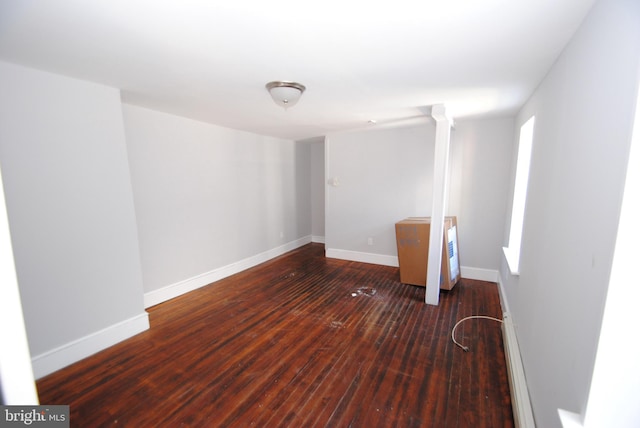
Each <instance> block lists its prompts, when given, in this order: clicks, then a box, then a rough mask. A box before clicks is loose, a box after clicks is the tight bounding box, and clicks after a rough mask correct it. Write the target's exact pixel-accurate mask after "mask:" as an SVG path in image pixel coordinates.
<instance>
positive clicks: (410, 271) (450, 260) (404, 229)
mask: <svg viewBox="0 0 640 428" xmlns="http://www.w3.org/2000/svg"><path fill="white" fill-rule="evenodd" d="M457 229H458V221H457V218H456V217H446V218H445V222H444V236H443V239H442V264H441V272H440V288H441V289H445V290H451V289H452V288H453V287H454V286H455V285H456V283H457V282H458V281H459V280H460V262H459V257H458V230H457ZM430 233H431V218H430V217H410V218H407V219H405V220H402V221H399V222H398V223H396V243H397V246H398V262H399V264H400V282H402V283H403V284H411V285H418V286H422V287H425V286H426V284H427V265H428V262H429V261H428V258H429V235H430Z"/></svg>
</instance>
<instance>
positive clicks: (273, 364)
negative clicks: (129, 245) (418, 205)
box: [37, 244, 514, 428]
mask: <svg viewBox="0 0 640 428" xmlns="http://www.w3.org/2000/svg"><path fill="white" fill-rule="evenodd" d="M424 292H425V290H424V288H420V287H414V286H409V285H403V284H401V283H400V282H399V275H398V270H397V268H391V267H385V266H377V265H370V264H363V263H356V262H347V261H341V260H333V259H326V258H325V257H324V247H323V245H320V244H309V245H306V246H304V247H302V248H299V249H297V250H295V251H293V252H291V253H288V254H286V255H284V256H281V257H279V258H277V259H274V260H271V261H269V262H267V263H264V264H262V265H260V266H257V267H255V268H252V269H249V270H247V271H245V272H242V273H239V274H237V275H234V276H232V277H229V278H226V279H224V280H221V281H218V282H216V283H214V284H211V285H209V286H206V287H203V288H201V289H198V290H196V291H193V292H191V293H188V294H186V295H183V296H180V297H178V298H176V299H173V300H171V301H169V302H165V303H162V304H160V305H157V306H155V307H152V308H149V310H148V311H149V314H150V322H151V329H150V330H148V331H146V332H144V333H141V334H139V335H137V336H135V337H133V338H131V339H128V340H126V341H124V342H122V343H120V344H117V345H115V346H113V347H111V348H109V349H107V350H105V351H102V352H100V353H98V354H96V355H94V356H91V357H89V358H87V359H85V360H83V361H80V362H78V363H76V364H74V365H71V366H69V367H67V368H64V369H62V370H60V371H58V372H56V373H53V374H51V375H49V376H47V377H44V378H42V379H40V380H39V381H38V382H37V387H38V391H39V395H40V401H41V403H42V404H68V405H70V409H71V426H77V427H99V426H122V427H179V426H193V427H249V426H255V427H314V426H318V427H367V428H368V427H492V428H494V427H512V426H514V422H513V416H512V412H511V402H510V395H509V387H508V382H507V373H506V366H505V359H504V351H503V347H502V333H501V326H500V323H498V322H495V321H489V320H469V321H466V322H464V323H463V324H462V325H461V326H460V327H459V328H458V330H457V331H456V337H457V338H458V340H459V341H461V342H463V343H464V344H465V345H467V346H469V347H470V352H464V351H462V350H461V349H460V348H458V347H456V346H455V345H454V344H453V343H452V342H451V329H452V328H453V326H454V324H455V322H456V321H457V320H459V319H461V318H463V317H466V316H469V315H489V316H493V317H498V318H501V311H500V303H499V298H498V291H497V286H496V284H493V283H488V282H481V281H472V280H464V279H463V280H462V281H461V282H460V283H458V285H457V286H456V287H455V288H454V289H453V290H451V291H448V292H446V291H443V292H441V294H440V305H439V306H437V307H435V306H428V305H425V304H424Z"/></svg>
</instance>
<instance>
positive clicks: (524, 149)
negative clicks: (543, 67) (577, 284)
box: [502, 116, 535, 276]
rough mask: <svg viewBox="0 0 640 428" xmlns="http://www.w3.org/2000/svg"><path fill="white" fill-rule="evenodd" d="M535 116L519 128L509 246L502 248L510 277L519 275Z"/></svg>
mask: <svg viewBox="0 0 640 428" xmlns="http://www.w3.org/2000/svg"><path fill="white" fill-rule="evenodd" d="M534 126H535V116H531V117H530V118H529V119H528V120H527V121H526V122H525V123H524V124H523V125H522V126H521V127H520V136H519V138H518V159H517V161H516V174H515V183H514V186H513V201H512V202H511V226H510V229H509V245H508V246H507V247H503V248H502V251H503V252H504V257H505V259H506V260H507V265H508V266H509V271H510V272H511V275H516V276H517V275H519V274H520V250H521V248H522V230H523V226H524V213H525V206H526V200H527V190H528V186H529V169H530V166H531V153H532V150H533V130H534Z"/></svg>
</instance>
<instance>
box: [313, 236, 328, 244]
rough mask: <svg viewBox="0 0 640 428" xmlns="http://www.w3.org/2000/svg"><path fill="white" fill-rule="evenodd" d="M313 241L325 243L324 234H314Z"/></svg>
mask: <svg viewBox="0 0 640 428" xmlns="http://www.w3.org/2000/svg"><path fill="white" fill-rule="evenodd" d="M311 242H316V243H318V244H324V243H325V242H324V236H318V235H312V236H311Z"/></svg>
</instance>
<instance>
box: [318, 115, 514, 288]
mask: <svg viewBox="0 0 640 428" xmlns="http://www.w3.org/2000/svg"><path fill="white" fill-rule="evenodd" d="M513 124H514V120H513V118H499V119H486V120H468V121H460V122H458V123H457V124H456V128H455V130H453V131H452V134H451V152H450V170H449V174H450V178H449V199H448V207H447V215H455V216H457V217H458V227H459V247H460V261H461V264H462V265H463V267H464V268H463V274H467V276H469V275H471V276H470V277H473V276H475V275H478V274H479V275H480V277H482V278H481V279H484V278H486V275H485V274H486V272H489V274H490V275H489V276H491V275H493V280H495V279H496V278H497V271H498V269H499V266H500V252H501V247H502V237H503V230H504V219H505V214H504V212H505V207H506V204H507V197H508V189H509V185H508V180H509V175H510V160H511V156H512V150H513ZM325 144H326V145H327V163H328V165H327V180H331V178H333V177H337V178H338V179H339V181H340V185H339V186H338V187H333V186H331V185H328V184H326V191H327V210H326V212H327V219H326V220H327V221H326V224H327V229H326V233H325V234H326V239H327V250H328V254H329V255H330V256H333V257H338V258H348V259H352V260H362V261H368V262H372V263H381V264H389V265H397V247H396V241H395V229H394V225H395V223H396V222H397V221H399V220H402V219H404V218H406V217H411V216H430V215H431V203H432V197H431V192H432V179H433V155H434V148H435V147H434V144H435V126H434V125H433V124H432V123H431V122H425V123H424V124H422V125H414V126H409V127H401V128H387V129H370V130H366V131H358V132H346V133H340V134H334V135H330V136H328V137H327V141H326V143H325ZM369 237H372V238H373V242H374V245H368V244H367V239H368V238H369Z"/></svg>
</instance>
